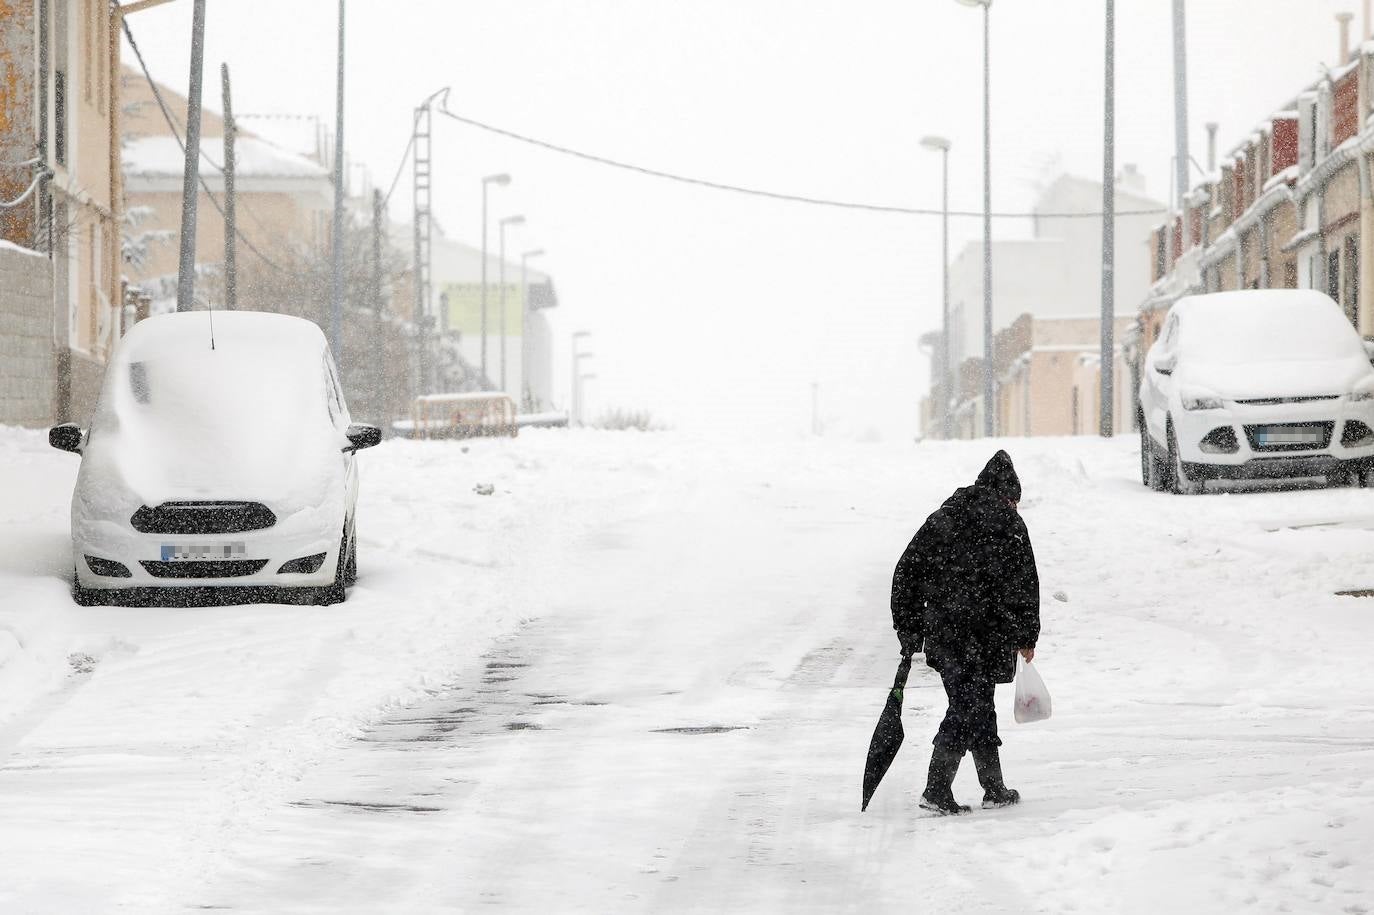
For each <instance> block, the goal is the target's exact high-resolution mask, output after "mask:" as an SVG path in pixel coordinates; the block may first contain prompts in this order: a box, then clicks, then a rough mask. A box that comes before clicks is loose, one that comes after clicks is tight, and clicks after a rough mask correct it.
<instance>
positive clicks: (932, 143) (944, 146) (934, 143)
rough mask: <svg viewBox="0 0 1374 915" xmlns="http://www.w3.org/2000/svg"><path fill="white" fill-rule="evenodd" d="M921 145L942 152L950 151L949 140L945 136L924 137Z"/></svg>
mask: <svg viewBox="0 0 1374 915" xmlns="http://www.w3.org/2000/svg"><path fill="white" fill-rule="evenodd" d="M921 145H922V146H924V147H925V148H926V149H935V150H939V151H940V152H949V141H948V140H946V139H945V138H944V137H922V138H921Z"/></svg>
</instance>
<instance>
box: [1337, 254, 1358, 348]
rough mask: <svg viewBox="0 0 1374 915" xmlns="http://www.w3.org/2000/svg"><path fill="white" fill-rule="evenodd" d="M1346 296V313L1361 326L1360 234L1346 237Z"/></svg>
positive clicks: (1355, 323) (1352, 321)
mask: <svg viewBox="0 0 1374 915" xmlns="http://www.w3.org/2000/svg"><path fill="white" fill-rule="evenodd" d="M1344 286H1345V298H1344V299H1342V300H1341V304H1342V305H1343V306H1344V307H1345V313H1346V315H1347V316H1348V317H1349V318H1350V323H1351V324H1354V325H1355V326H1357V327H1358V326H1359V323H1360V237H1359V236H1358V235H1347V236H1346V237H1345V283H1344Z"/></svg>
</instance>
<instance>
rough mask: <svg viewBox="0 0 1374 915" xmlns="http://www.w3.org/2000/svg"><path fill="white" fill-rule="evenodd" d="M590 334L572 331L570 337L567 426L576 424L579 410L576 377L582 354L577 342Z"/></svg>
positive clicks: (579, 368) (589, 332) (586, 331)
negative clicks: (570, 380) (570, 355)
mask: <svg viewBox="0 0 1374 915" xmlns="http://www.w3.org/2000/svg"><path fill="white" fill-rule="evenodd" d="M591 335H592V332H591V331H589V330H579V331H574V332H573V335H572V360H571V362H572V366H571V368H572V386H571V387H569V388H568V425H569V426H572V425H575V424H576V423H577V417H578V415H579V411H580V410H581V405H580V404H579V403H578V402H577V389H578V387H579V384H578V381H577V376H578V374H579V373H580V372H581V371H582V368H581V366H582V356H583V354H582V353H579V352H578V351H577V341H579V340H582V339H583V338H585V337H590V336H591Z"/></svg>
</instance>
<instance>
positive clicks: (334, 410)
mask: <svg viewBox="0 0 1374 915" xmlns="http://www.w3.org/2000/svg"><path fill="white" fill-rule="evenodd" d="M324 384H325V403H326V405H327V406H328V407H329V419H330V421H331V422H333V423H334V425H336V426H337V425H338V424H339V420H340V419H341V418H342V417H343V415H344V409H343V397H342V395H341V394H340V393H339V383H338V381H336V380H335V377H334V365H333V363H332V360H330V358H329V354H328V352H326V353H325V355H324Z"/></svg>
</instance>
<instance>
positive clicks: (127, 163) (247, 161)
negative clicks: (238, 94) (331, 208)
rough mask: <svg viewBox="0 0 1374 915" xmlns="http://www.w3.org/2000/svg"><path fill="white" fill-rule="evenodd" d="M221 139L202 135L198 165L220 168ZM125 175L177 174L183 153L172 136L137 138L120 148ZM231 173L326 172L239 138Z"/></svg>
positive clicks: (319, 174)
mask: <svg viewBox="0 0 1374 915" xmlns="http://www.w3.org/2000/svg"><path fill="white" fill-rule="evenodd" d="M223 150H224V139H223V138H222V137H201V140H200V161H201V168H202V169H208V170H212V171H213V172H215V173H216V174H218V173H219V172H220V171H221V168H220V162H221V160H222V157H223ZM123 159H124V174H126V175H137V176H140V177H145V178H167V177H179V176H180V175H181V174H182V172H183V170H184V169H185V166H186V154H185V153H184V152H183V151H182V148H181V144H179V143H178V142H177V140H176V138H175V137H160V136H155V137H139V138H138V139H135V140H131V141H129V143H128V144H126V145H125V147H124V150H123ZM234 175H235V176H236V177H245V178H248V177H251V178H323V179H325V180H329V177H330V176H329V171H328V170H327V169H326V168H325V167H324V166H322V165H320V164H319V163H318V162H315V161H314V160H312V159H307V158H306V157H305V156H301V155H298V154H296V153H293V152H288V151H286V150H284V149H281V148H280V147H277V146H273V145H272V144H271V143H268V142H267V141H266V140H261V139H258V138H257V137H244V136H240V137H238V139H237V141H236V142H235V143H234Z"/></svg>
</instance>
